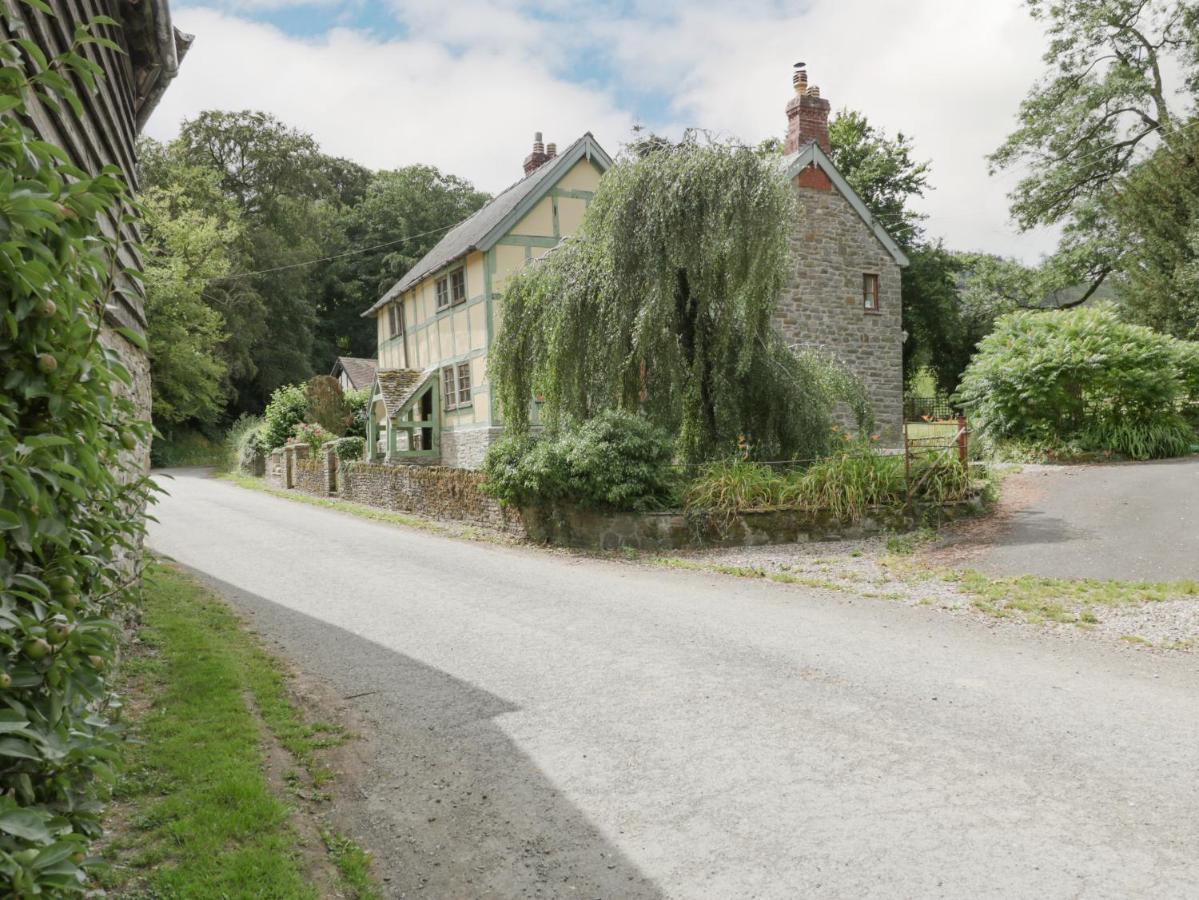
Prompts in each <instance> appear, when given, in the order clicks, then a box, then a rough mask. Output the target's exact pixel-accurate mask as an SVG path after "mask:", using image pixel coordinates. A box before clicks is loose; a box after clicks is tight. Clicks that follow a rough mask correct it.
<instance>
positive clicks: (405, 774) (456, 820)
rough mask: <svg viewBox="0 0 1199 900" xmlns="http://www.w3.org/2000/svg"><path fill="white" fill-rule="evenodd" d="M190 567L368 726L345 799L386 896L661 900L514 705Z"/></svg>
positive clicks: (659, 894) (356, 831)
mask: <svg viewBox="0 0 1199 900" xmlns="http://www.w3.org/2000/svg"><path fill="white" fill-rule="evenodd" d="M183 568H187V567H186V566H184V567H183ZM189 571H191V572H192V574H194V575H195V576H196V577H197V578H199V579H200V580H201V581H203V582H204V583H205V584H207V585H209V586H210V587H211V588H213V589H214V590H216V591H218V592H219V593H220V594H221V595H223V596H224V597H225V598H227V599H228V600H229V601H230V602H231V603H233V605H234V606H235V607H236V608H237V609H238V610H239V611H240V612H242V613H244V614H247V615H248V616H249V617H250V618H251V620H252V621H253V624H254V625H255V626H256V627H257V628H258V629H259V630H260V631H261V632H262V633H263V634H265V635H266V636H268V637H270V638H273V639H275V640H277V641H278V642H279V643H280V644H281V645H282V647H283V651H284V653H285V654H286V655H287V656H288V657H289V658H290V659H291V660H292V662H293V663H294V664H295V665H297V667H298V668H299V669H300V670H301V671H303V672H305V673H306V674H308V675H309V676H312V677H314V678H316V679H318V680H320V681H321V682H323V683H324V684H325V685H328V686H330V687H332V688H333V689H334V690H336V691H337V692H338V694H339V695H340V696H342V697H343V698H346V699H347V700H349V701H350V703H351V705H352V706H353V707H354V709H355V710H356V713H357V715H358V716H359V717H360V718H365V719H366V720H368V721H369V722H370V723H371V724H372V726H373V727H374V729H375V730H374V733H373V734H369V735H365V737H366V742H365V743H366V750H367V753H366V755H367V757H368V760H367V772H366V773H364V774H363V775H361V776H359V778H358V779H357V780H358V781H359V784H358V785H357V787H358V788H359V789H360V790H361V792H362V798H360V799H351V800H350V801H349V803H350V811H351V814H352V816H353V819H354V826H355V828H354V831H355V837H357V838H358V839H359V840H361V842H362V843H363V844H365V845H366V846H367V847H368V848H369V849H371V850H372V851H373V853H374V855H375V859H376V861H377V868H378V870H379V874H380V875H382V876H386V878H387V881H386V882H385V887H386V891H387V893H388V895H389V896H401V895H403V896H411V895H412V894H414V893H416V892H421V896H427V897H482V896H486V897H560V896H572V897H586V898H591V897H604V898H613V897H622V898H626V897H627V898H657V897H661V896H662V894H661V892H660V891H659V890H658V889H657V887H655V885H654V884H653V882H652V881H650V880H649V879H648V878H647V877H646V876H645V875H643V874H642V873H641V872H640V871H639V870H638V869H637V867H636V866H635V865H634V864H633V863H632V862H631V861H630V860H628V859H627V858H625V857H624V856H623V855H622V853H621V852H620V851H619V850H618V849H617V848H616V847H615V846H614V845H613V844H612V843H611V842H610V841H609V840H608V839H607V838H606V837H605V836H604V835H603V834H601V833H600V832H599V831H598V829H596V827H595V826H594V825H592V824H591V823H590V822H589V821H588V819H587V817H586V816H585V815H584V814H583V813H582V812H581V811H580V810H579V809H578V808H577V807H575V806H574V805H573V804H572V803H571V802H570V801H569V800H567V799H566V798H565V797H564V796H563V795H562V794H561V792H560V791H559V790H558V789H557V788H556V787H555V785H554V784H553V783H551V782H550V781H549V780H548V779H547V778H546V776H545V775H544V773H543V772H542V771H541V770H540V769H539V768H538V767H537V765H536V764H535V763H534V762H533V761H532V760H531V759H530V758H529V757H528V756H527V755H525V754H524V753H523V752H522V751H521V750H520V749H519V747H517V746H516V744H515V743H514V742H513V741H512V740H511V739H510V738H509V737H508V736H507V734H505V732H504V731H503V729H502V728H501V727H500V726H499V725H498V724H496V722H495V721H494V719H495V718H496V717H497V716H500V715H503V714H505V713H509V712H513V711H515V710H516V707H514V706H513V705H512V704H510V703H508V702H507V701H505V700H503V699H502V698H500V697H497V696H495V695H494V694H491V693H488V692H487V691H482V690H479V689H478V688H476V687H474V686H472V685H470V684H468V683H466V682H464V681H461V680H459V679H457V678H454V677H452V676H450V675H447V674H446V673H445V672H442V671H440V670H438V669H434V668H430V667H429V666H426V665H424V664H423V663H420V662H418V661H416V660H414V659H411V658H410V657H407V656H404V655H402V654H399V653H396V652H394V651H393V650H390V649H388V648H386V647H383V646H381V645H380V644H376V643H374V642H372V641H369V640H365V639H363V638H361V637H358V636H357V635H354V634H351V633H350V632H347V631H345V630H343V629H341V628H338V627H336V626H334V625H330V624H328V623H327V622H323V621H321V620H319V619H316V618H313V617H311V616H307V615H304V614H302V613H298V612H296V611H295V610H292V609H288V608H287V607H284V606H281V605H279V604H277V603H274V602H272V601H270V600H267V599H266V598H264V597H261V596H258V595H256V594H250V593H247V592H245V591H243V590H240V589H239V588H237V587H235V586H233V585H230V584H227V583H225V582H222V581H219V580H217V579H214V578H211V577H209V576H208V575H206V574H204V573H203V572H197V571H195V570H189ZM414 589H415V588H414ZM330 602H334V601H333V600H332V598H331V599H330ZM351 698H352V699H351Z"/></svg>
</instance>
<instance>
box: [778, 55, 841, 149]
mask: <svg viewBox="0 0 1199 900" xmlns="http://www.w3.org/2000/svg"><path fill="white" fill-rule="evenodd" d="M791 84H792V86H793V87H794V88H795V96H794V97H792V98H791V101H790V102H789V103H788V104H787V142H786V144H785V145H784V147H783V151H784V152H785V153H794V152H795V151H797V150H799V149H800V148H802V147H805V146H807V145H808V144H811V143H813V142H814V143H816V144H817V145H818V146H819V147H820V149H821V150H823V151H824V152H825V153H828V152H829V149H830V148H829V141H828V113H829V110H830V109H831V108H832V104H830V103H829V102H828V101H827V100H824V99H822V98H821V96H820V88H818V87H816V86H815V85H813V86H811V87H809V86H808V73H807V71H806V70H805V69H803V68H802V64H800V66H797V67H796V70H795V74H794V75H792V76H791Z"/></svg>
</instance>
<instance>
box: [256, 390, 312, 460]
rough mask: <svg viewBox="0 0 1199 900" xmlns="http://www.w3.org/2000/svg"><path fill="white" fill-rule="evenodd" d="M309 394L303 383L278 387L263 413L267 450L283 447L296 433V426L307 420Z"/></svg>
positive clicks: (263, 436) (264, 437)
mask: <svg viewBox="0 0 1199 900" xmlns="http://www.w3.org/2000/svg"><path fill="white" fill-rule="evenodd" d="M307 415H308V394H307V392H306V391H305V390H304V385H302V384H285V385H283V387H281V388H277V389H276V390H275V392H274V393H273V394H271V399H270V401H269V402H268V403H267V405H266V409H265V410H264V411H263V413H262V418H263V429H262V440H263V442H264V443H265V445H266V449H267V450H274V449H276V448H277V447H282V446H283V445H284V444H286V443H287V442H288V440H290V439H291V437H292V435H293V434H295V430H296V426H297V425H299V424H300V423H301V422H304V421H306V417H307Z"/></svg>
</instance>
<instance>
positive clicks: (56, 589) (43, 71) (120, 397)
mask: <svg viewBox="0 0 1199 900" xmlns="http://www.w3.org/2000/svg"><path fill="white" fill-rule="evenodd" d="M0 16H3V17H4V18H5V19H6V20H10V19H11V16H12V12H11V9H10V6H9V5H5V6H4V7H3V8H0ZM6 24H7V29H6V33H7V34H14V33H17V32H16V27H17V23H16V22H13V21H7V23H6ZM96 24H106V25H115V23H114V22H112V21H111V20H109V19H105V18H103V17H100V18H97V19H96V20H94V21H93V22H92V23H89V25H87V26H84V27H81V28H79V29H77V30H76V31H75V32H74V38H73V41H72V43H71V46H70V48H69V50H68V51H67V52H66V53H64V54H62V55H60V56H59V57H57V58H56V59H54V60H50V61H47V60H45V58H44V57H43V56H42V55H41V52H40V51H38V52H37V53H33V52H32V51H29V52H28V53H27V54H26V53H25V52H23V51H22V48H21V46H19V44H18V42H16V41H14V40H7V41H2V42H0V57H2V60H0V62H2V65H0V110H3V112H2V113H0V208H2V209H3V216H2V217H0V220H2V222H3V243H2V245H0V385H2V387H0V732H2V733H3V736H2V737H0V895H2V896H4V897H32V896H47V897H59V896H64V895H67V894H81V893H83V892H84V890H85V885H86V882H87V878H88V876H87V870H88V868H90V867H91V866H92V865H93V864H94V862H95V860H93V859H92V858H91V857H90V856H89V853H88V851H89V845H90V843H91V842H92V840H94V839H95V838H96V837H97V836H98V835H99V833H100V811H99V801H100V799H101V798H103V797H104V795H105V791H106V787H107V786H108V785H109V784H110V782H111V780H112V778H113V772H114V768H115V767H116V766H117V764H118V761H119V756H120V754H119V743H118V731H117V729H116V727H115V725H114V718H115V709H116V708H117V707H118V706H119V704H118V703H117V702H116V700H115V698H114V696H113V694H112V690H111V683H110V673H111V670H112V666H113V662H114V659H115V656H116V648H117V638H118V634H117V626H116V624H115V623H114V618H115V617H116V616H118V615H119V614H120V613H121V611H122V609H123V608H124V607H125V605H126V604H128V603H129V602H130V600H131V590H132V587H131V585H132V584H133V583H134V581H135V576H136V574H137V573H136V569H137V556H138V552H139V546H140V541H141V537H142V534H143V531H144V508H145V504H146V502H147V501H148V500H149V498H150V496H151V491H152V489H153V488H152V484H151V482H150V481H149V479H148V478H146V477H145V475H144V471H143V465H142V464H143V461H144V458H145V456H144V448H145V447H146V446H147V445H148V442H149V439H150V433H151V427H150V424H149V423H148V422H146V421H144V420H142V419H141V418H140V417H139V414H138V409H137V407H136V406H135V404H134V402H133V400H132V399H131V397H132V395H133V389H134V386H133V379H132V377H131V375H130V373H129V369H128V368H127V367H126V363H125V361H124V360H123V353H124V352H126V348H128V347H130V346H131V345H133V346H136V347H138V348H141V349H142V350H145V339H144V338H143V337H142V336H141V335H140V334H138V333H136V332H133V331H130V330H126V329H119V328H118V329H116V332H117V333H108V334H104V333H102V329H103V323H104V316H105V308H106V305H107V304H108V303H109V302H110V301H112V300H113V298H114V296H115V294H116V292H117V291H118V290H119V289H120V287H119V281H118V273H119V272H120V270H121V266H122V263H121V261H120V260H121V259H122V257H123V256H124V258H128V255H131V254H132V252H133V248H130V247H122V246H121V241H122V239H121V238H120V237H119V235H122V234H125V233H127V225H128V220H127V215H128V214H129V213H128V211H129V210H130V209H132V201H131V198H130V197H129V196H128V194H127V192H126V188H125V185H124V183H123V182H122V180H121V178H120V177H119V175H118V173H117V172H116V171H115V170H112V169H105V170H103V171H102V172H101V173H100V174H98V175H93V174H91V173H88V172H85V171H83V170H81V169H79V168H77V167H76V166H73V165H71V164H70V163H68V162H67V161H66V154H65V153H64V152H63V151H62V150H61V149H59V148H57V147H54V146H52V145H50V144H48V143H46V142H44V141H42V140H40V139H39V138H38V136H37V135H36V134H35V133H34V132H33V131H32V130H31V129H30V128H29V127H28V126H27V125H26V123H27V122H28V121H30V120H29V113H30V110H29V109H28V108H27V106H26V102H27V98H28V97H29V96H30V95H31V94H32V93H34V92H37V93H39V94H41V95H43V102H47V101H49V102H55V103H57V104H59V105H61V106H62V108H63V109H64V111H65V112H64V115H69V111H70V110H71V109H74V110H76V113H77V114H78V113H79V111H80V110H81V105H80V101H79V99H78V97H76V96H75V94H74V93H73V92H72V90H71V88H70V86H69V82H68V80H67V79H66V77H64V76H65V75H67V74H73V75H74V76H75V77H76V78H77V79H78V80H79V81H80V82H82V83H83V84H86V85H88V86H90V85H92V84H94V82H95V79H96V78H97V77H99V76H100V75H101V74H102V73H101V71H100V69H99V67H98V66H97V65H96V64H95V63H94V62H92V61H91V60H90V59H89V58H86V57H85V55H84V54H85V53H90V52H91V51H85V50H84V49H83V48H84V46H85V45H88V44H92V43H96V42H99V41H100V39H97V38H93V37H92V36H91V33H92V29H93V27H94V26H95V25H96ZM21 43H23V44H25V45H26V49H28V48H29V47H32V48H33V49H35V50H36V49H37V48H36V45H35V44H33V42H32V41H28V40H24V39H22V41H21ZM27 60H29V62H28V63H27ZM27 65H28V68H27ZM55 98H57V99H55ZM102 221H103V222H104V225H103V227H102Z"/></svg>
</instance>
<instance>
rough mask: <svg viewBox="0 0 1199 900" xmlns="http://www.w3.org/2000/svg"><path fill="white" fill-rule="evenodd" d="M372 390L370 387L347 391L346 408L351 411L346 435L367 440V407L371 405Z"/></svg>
mask: <svg viewBox="0 0 1199 900" xmlns="http://www.w3.org/2000/svg"><path fill="white" fill-rule="evenodd" d="M370 397H371V392H370V390H369V389H368V388H363V389H362V390H355V389H353V388H351V389H350V390H348V391H346V393H345V398H346V408H347V409H348V410H349V413H350V423H349V425H347V426H346V437H358V438H362V439H363V440H364V441H365V440H366V409H367V407H368V406H369V405H370Z"/></svg>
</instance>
